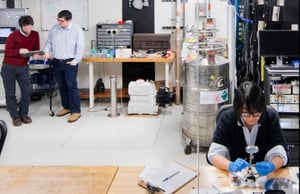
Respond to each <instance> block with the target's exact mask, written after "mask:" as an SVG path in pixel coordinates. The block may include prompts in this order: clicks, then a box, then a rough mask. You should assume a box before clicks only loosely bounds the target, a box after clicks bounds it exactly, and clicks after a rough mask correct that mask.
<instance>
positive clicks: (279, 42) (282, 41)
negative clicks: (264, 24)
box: [258, 30, 299, 57]
mask: <svg viewBox="0 0 300 194" xmlns="http://www.w3.org/2000/svg"><path fill="white" fill-rule="evenodd" d="M298 42H299V31H295V30H261V31H259V34H258V54H259V56H264V57H278V56H284V57H299V43H298Z"/></svg>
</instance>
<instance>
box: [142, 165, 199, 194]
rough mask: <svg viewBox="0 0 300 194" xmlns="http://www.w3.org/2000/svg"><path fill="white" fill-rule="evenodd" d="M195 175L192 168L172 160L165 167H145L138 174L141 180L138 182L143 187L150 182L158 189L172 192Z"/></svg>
mask: <svg viewBox="0 0 300 194" xmlns="http://www.w3.org/2000/svg"><path fill="white" fill-rule="evenodd" d="M196 176H197V172H195V171H194V170H192V169H190V168H188V167H186V166H184V165H182V164H179V163H177V162H172V163H170V164H169V165H168V166H166V167H146V168H145V169H144V170H143V171H142V172H141V174H140V176H139V177H140V178H141V179H142V181H141V182H140V183H139V184H140V185H141V186H143V187H147V184H151V185H152V186H154V187H157V188H159V189H160V191H161V192H163V193H165V194H167V193H174V192H175V191H177V190H178V189H180V188H181V187H183V186H184V185H186V184H187V183H188V182H190V181H191V180H193V179H194V178H195V177H196Z"/></svg>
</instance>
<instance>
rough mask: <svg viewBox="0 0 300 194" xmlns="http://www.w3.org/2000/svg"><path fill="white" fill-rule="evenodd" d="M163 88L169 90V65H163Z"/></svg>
mask: <svg viewBox="0 0 300 194" xmlns="http://www.w3.org/2000/svg"><path fill="white" fill-rule="evenodd" d="M165 86H166V87H167V88H169V63H165Z"/></svg>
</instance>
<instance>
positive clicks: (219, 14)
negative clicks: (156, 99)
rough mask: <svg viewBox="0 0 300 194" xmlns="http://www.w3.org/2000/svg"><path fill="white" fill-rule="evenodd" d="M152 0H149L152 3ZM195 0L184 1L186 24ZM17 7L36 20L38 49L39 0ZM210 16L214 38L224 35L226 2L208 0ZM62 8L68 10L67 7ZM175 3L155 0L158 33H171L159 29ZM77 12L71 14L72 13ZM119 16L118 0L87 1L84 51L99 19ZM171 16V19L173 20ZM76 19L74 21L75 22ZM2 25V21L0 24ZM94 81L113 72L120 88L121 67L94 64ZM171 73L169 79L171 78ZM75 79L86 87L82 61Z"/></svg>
mask: <svg viewBox="0 0 300 194" xmlns="http://www.w3.org/2000/svg"><path fill="white" fill-rule="evenodd" d="M152 1H154V0H150V1H149V2H150V3H151V2H152ZM196 2H197V1H196V0H193V1H192V0H188V1H187V3H186V25H193V24H194V22H195V21H194V15H195V14H194V10H195V8H194V5H195V3H196ZM15 5H16V8H20V7H22V8H28V9H27V13H28V14H30V15H32V16H33V18H34V21H35V25H34V29H35V30H37V31H39V32H40V41H41V48H43V44H44V42H45V40H46V38H47V35H48V32H47V31H41V20H40V18H41V10H40V1H37V0H15ZM211 5H212V12H211V16H212V17H213V18H216V25H217V29H218V32H217V37H221V38H226V37H227V25H226V24H227V8H226V7H227V2H226V1H224V0H211ZM5 7H6V2H5V1H4V0H0V8H5ZM65 9H68V8H67V7H66V8H65ZM174 9H175V3H174V2H172V3H171V2H162V1H160V0H155V22H156V24H155V31H156V32H159V33H171V34H172V35H173V36H172V37H173V38H174V32H173V31H171V30H162V29H161V26H172V25H173V26H174V24H175V23H174V19H175V10H174ZM75 14H76V13H73V15H75ZM121 19H122V1H120V0H109V1H107V0H89V29H88V31H85V38H86V53H89V49H90V42H91V40H95V39H96V24H97V23H99V22H110V23H114V22H117V21H118V20H121ZM172 19H173V20H172ZM75 22H76V21H75ZM0 25H1V24H0ZM174 66H175V65H173V69H172V71H171V73H172V74H173V73H174ZM94 67H95V69H94V72H95V75H94V77H95V80H94V81H95V82H96V80H97V78H99V77H102V78H103V80H104V84H105V87H107V88H108V87H109V77H110V75H112V74H114V75H116V76H117V77H118V82H117V87H122V66H121V64H109V63H107V64H95V65H94ZM155 69H156V70H155V71H156V73H155V77H156V80H162V79H164V67H163V65H161V64H156V66H155ZM172 74H171V78H172V77H174V76H172ZM78 82H79V87H80V88H88V65H87V64H85V63H81V65H80V68H79V76H78Z"/></svg>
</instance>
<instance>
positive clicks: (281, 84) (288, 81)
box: [264, 66, 299, 166]
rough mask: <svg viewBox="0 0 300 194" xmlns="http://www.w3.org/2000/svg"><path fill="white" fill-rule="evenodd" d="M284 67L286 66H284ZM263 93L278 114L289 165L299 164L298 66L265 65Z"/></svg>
mask: <svg viewBox="0 0 300 194" xmlns="http://www.w3.org/2000/svg"><path fill="white" fill-rule="evenodd" d="M285 67H286V68H285ZM264 75H265V81H264V94H265V97H266V101H267V103H268V104H270V105H271V106H273V107H274V108H275V109H276V110H277V111H278V112H279V116H280V125H281V128H282V130H283V136H284V138H285V141H286V144H287V148H288V153H289V157H290V162H289V166H298V165H299V67H295V68H291V67H290V66H280V67H276V66H275V67H274V66H273V67H272V66H266V67H265V73H264Z"/></svg>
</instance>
